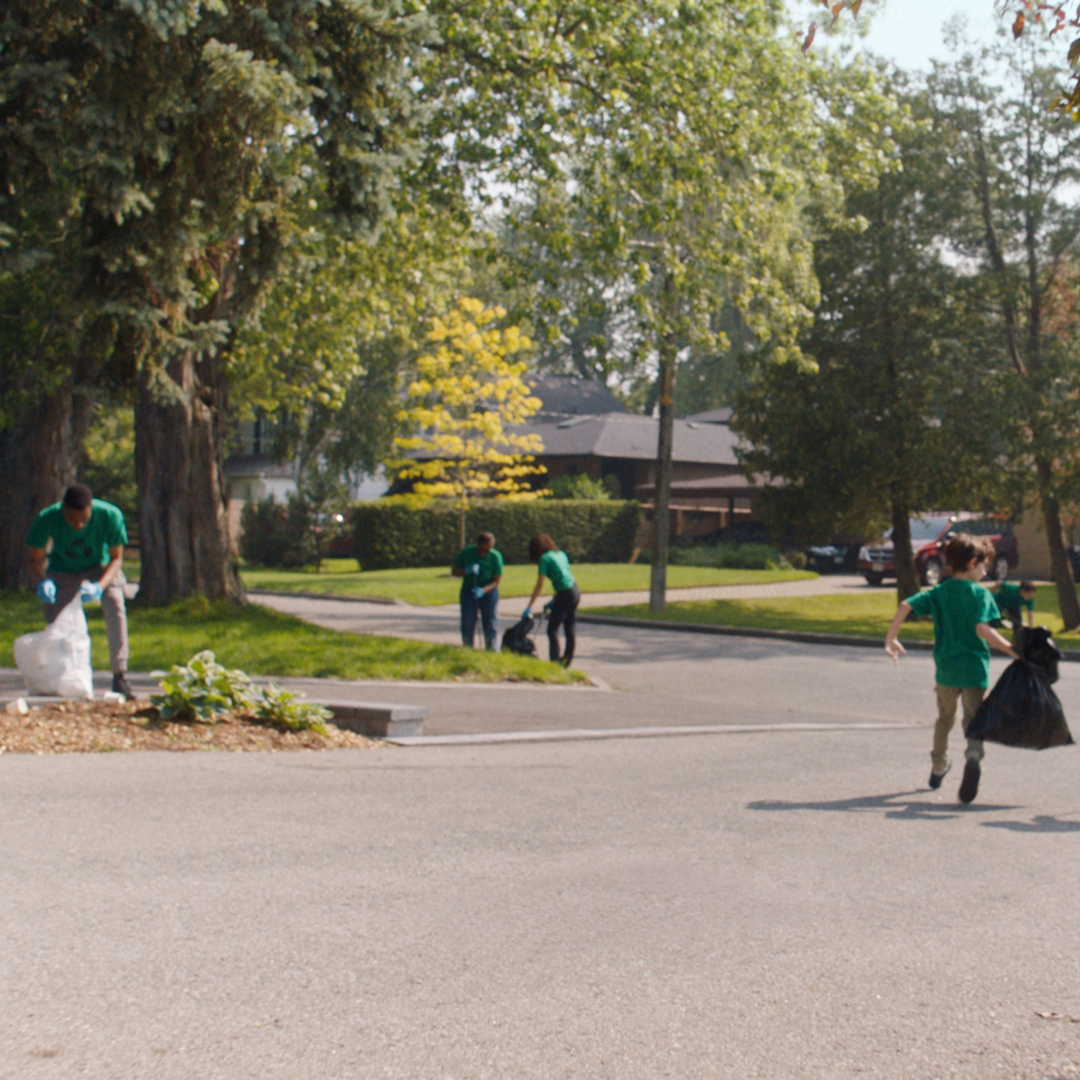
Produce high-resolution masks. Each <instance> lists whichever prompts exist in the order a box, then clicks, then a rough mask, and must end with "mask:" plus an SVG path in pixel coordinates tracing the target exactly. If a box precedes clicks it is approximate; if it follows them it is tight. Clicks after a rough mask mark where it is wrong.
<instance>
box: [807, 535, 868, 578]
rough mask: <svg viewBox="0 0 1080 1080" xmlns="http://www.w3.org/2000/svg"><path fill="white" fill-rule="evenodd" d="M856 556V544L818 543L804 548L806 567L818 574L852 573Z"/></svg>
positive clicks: (857, 554)
mask: <svg viewBox="0 0 1080 1080" xmlns="http://www.w3.org/2000/svg"><path fill="white" fill-rule="evenodd" d="M858 557H859V546H858V544H843V543H840V542H836V543H832V544H818V545H816V546H815V547H809V548H807V549H806V569H807V570H814V571H815V572H817V573H819V574H853V573H854V572H855V567H856V564H857V562H858Z"/></svg>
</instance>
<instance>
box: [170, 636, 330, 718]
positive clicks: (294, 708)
mask: <svg viewBox="0 0 1080 1080" xmlns="http://www.w3.org/2000/svg"><path fill="white" fill-rule="evenodd" d="M151 675H153V676H154V678H156V679H159V680H160V686H161V689H162V691H163V693H161V694H153V695H151V697H150V704H151V705H154V706H155V707H156V708H157V710H158V712H159V713H161V718H162V719H163V720H199V721H201V722H202V723H204V724H213V723H216V722H217V718H218V717H219V716H220V715H221V714H222V713H224V712H231V711H232V710H233V709H244V710H250V711H251V712H252V714H253V715H254V716H255V717H256V718H257V719H259V720H261V721H263V722H264V723H268V724H278V725H280V726H281V727H286V728H290V729H292V730H293V731H302V730H305V729H306V730H311V731H317V732H319V734H320V735H325V734H326V728H325V727H324V724H325V722H326V721H327V720H329V719H330V718H331V717H332V716H333V713H331V712H330V710H329V709H324V708H323V707H322V706H321V705H315V704H314V703H312V702H310V701H301V700H300V699H301V698H302V697H303V696H304V695H303V694H293V693H291V692H290V691H288V690H282V689H281V688H280V687H277V686H275V685H274V684H273V683H271V684H270V685H269V686H267V687H264V688H259V689H258V690H256V689H255V688H254V687H253V686H252V685H251V679H250V678H248V676H247V675H245V674H244V672H242V671H238V670H230V669H229V668H226V667H223V666H222V665H221V664H219V663H218V662H217V659H216V658H215V656H214V654H213V653H212V652H211V651H210V650H209V649H205V650H204V651H203V652H200V653H196V654H195V655H194V656H193V657H192V658H191V659H190V660H189V661H188V662H187V663H186V664H173V666H172V667H171V668H170V669H169V671H168V672H164V671H152V672H151Z"/></svg>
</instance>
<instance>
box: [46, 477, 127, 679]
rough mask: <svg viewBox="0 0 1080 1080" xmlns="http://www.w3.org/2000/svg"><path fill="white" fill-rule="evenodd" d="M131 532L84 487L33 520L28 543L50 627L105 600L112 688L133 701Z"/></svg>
mask: <svg viewBox="0 0 1080 1080" xmlns="http://www.w3.org/2000/svg"><path fill="white" fill-rule="evenodd" d="M127 539H128V538H127V529H126V527H125V525H124V515H123V513H122V512H121V511H120V509H119V508H118V507H116V506H113V505H112V503H107V502H105V501H104V500H102V499H95V498H94V497H93V496H92V495H91V493H90V489H89V488H88V487H87V486H86V485H85V484H72V485H71V487H69V488H68V489H67V491H66V492H64V498H63V499H62V500H61V501H60V502H58V503H53V505H52V506H46V507H45V509H44V510H42V511H41V513H39V514H38V515H37V517H36V518H34V520H33V523H32V524H31V525H30V532H29V533H28V535H27V537H26V555H27V562H28V564H29V570H30V581H31V583H32V584H34V585H36V586H37V595H38V599H39V600H40V601H41V602H42V604H43V605H44V609H45V621H46V623H51V622H52V621H53V620H54V619H55V618H56V617H57V615H59V614H60V612H61V611H63V610H64V608H65V607H67V605H68V604H70V603H71V602H72V600H74V599H75V597H76V596H78V597H79V598H80V599H81V600H82V601H83V602H84V603H85V602H88V601H94V600H100V601H101V607H102V610H103V611H104V613H105V633H106V636H107V637H108V639H109V662H110V665H111V667H112V673H113V680H112V688H113V690H114V691H115V692H116V693H118V694H123V695H124V697H126V698H130V697H131V687H130V686H128V682H127V678H126V673H127V659H128V632H127V609H126V607H125V605H124V585H125V584H126V579H125V578H124V572H123V570H122V569H121V567H122V565H123V562H124V545H125V544H126V543H127Z"/></svg>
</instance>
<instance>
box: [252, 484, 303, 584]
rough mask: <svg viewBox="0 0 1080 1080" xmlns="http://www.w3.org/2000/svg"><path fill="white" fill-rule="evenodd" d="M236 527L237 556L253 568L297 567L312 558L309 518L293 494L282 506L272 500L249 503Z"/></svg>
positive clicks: (300, 501) (300, 502)
mask: <svg viewBox="0 0 1080 1080" xmlns="http://www.w3.org/2000/svg"><path fill="white" fill-rule="evenodd" d="M240 523H241V526H242V528H243V535H242V536H241V537H240V554H241V555H243V557H244V558H245V559H246V560H247V561H248V562H249V563H252V564H254V565H255V566H272V567H284V568H290V567H298V566H305V565H307V563H308V562H310V561H311V559H312V558H313V544H312V531H311V527H312V524H313V522H312V521H311V515H310V514H309V513H308V509H307V506H306V504H305V503H304V502H303V500H301V499H300V498H298V497H297V496H296V495H294V494H290V496H289V501H288V502H287V503H285V504H284V505H283V504H282V503H279V502H275V501H274V497H273V496H269V497H268V498H265V499H262V500H261V501H259V502H249V503H248V504H247V505H246V506H245V507H244V511H243V514H242V515H241V517H240Z"/></svg>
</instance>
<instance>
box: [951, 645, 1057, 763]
mask: <svg viewBox="0 0 1080 1080" xmlns="http://www.w3.org/2000/svg"><path fill="white" fill-rule="evenodd" d="M1017 648H1018V650H1019V651H1020V655H1021V657H1022V659H1020V660H1014V661H1013V662H1012V663H1011V664H1010V665H1009V666H1008V667H1007V668H1006V669H1005V671H1004V672H1003V673H1002V676H1001V678H1000V679H998V681H997V685H995V687H994V689H993V690H991V691H990V693H989V694H988V695H987V697H986V700H985V701H984V702H983V703H982V705H980V706H979V711H978V712H977V713H976V714H975V718H974V720H972V721H971V724H970V726H969V727H968V729H967V732H966V734H967V737H968V738H969V739H982V740H983V741H985V742H996V743H1004V744H1005V745H1006V746H1019V747H1023V748H1024V749H1027V750H1047V749H1049V748H1050V747H1051V746H1070V745H1072V742H1073V737H1072V735H1071V734H1069V725H1068V724H1066V723H1065V713H1064V710H1063V709H1062V708H1061V702H1060V701H1059V700H1058V696H1057V694H1055V693H1054V691H1053V690H1052V689H1051V688H1050V684H1051V683H1052V682H1056V681H1057V677H1058V660H1059V658H1060V656H1061V653H1060V651H1059V650H1058V647H1057V646H1056V645H1055V644H1054V642H1053V640H1052V639H1051V638H1050V634H1049V632H1048V631H1047V630H1045V629H1044V628H1043V627H1041V626H1040V627H1036V628H1035V629H1033V630H1027V631H1025V632H1024V634H1023V635H1022V636H1021V638H1020V640H1019V641H1018V642H1017Z"/></svg>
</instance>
